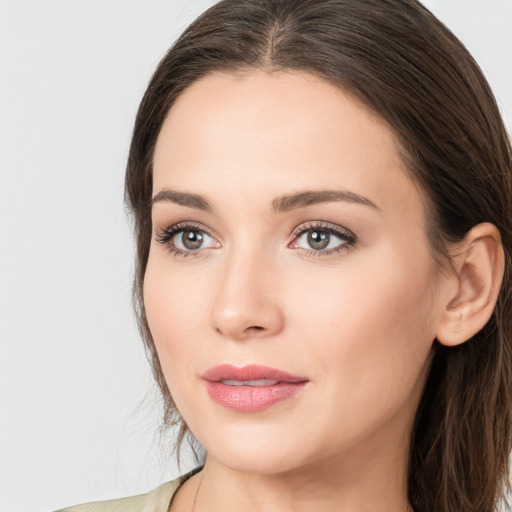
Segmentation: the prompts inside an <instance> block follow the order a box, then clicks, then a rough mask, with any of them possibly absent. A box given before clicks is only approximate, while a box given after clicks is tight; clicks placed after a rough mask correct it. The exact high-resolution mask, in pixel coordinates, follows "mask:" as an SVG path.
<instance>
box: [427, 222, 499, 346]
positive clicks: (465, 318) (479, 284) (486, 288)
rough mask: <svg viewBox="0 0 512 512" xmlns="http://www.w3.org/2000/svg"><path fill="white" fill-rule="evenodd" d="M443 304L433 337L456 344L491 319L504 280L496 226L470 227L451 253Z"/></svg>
mask: <svg viewBox="0 0 512 512" xmlns="http://www.w3.org/2000/svg"><path fill="white" fill-rule="evenodd" d="M452 262H453V266H454V271H455V274H454V275H450V277H449V278H448V279H449V281H450V286H447V287H446V289H447V293H446V294H445V297H446V298H445V300H444V302H445V304H444V305H443V306H444V308H443V310H442V312H441V318H440V321H439V323H438V326H437V333H436V338H437V340H438V341H439V342H440V343H441V344H442V345H447V346H455V345H459V344H461V343H464V342H465V341H467V340H468V339H470V338H471V337H472V336H474V335H475V334H476V333H477V332H478V331H480V329H482V328H483V327H484V325H485V324H486V323H487V322H488V320H489V318H491V315H492V312H493V310H494V306H495V305H496V301H497V300H498V294H499V291H500V287H501V282H502V280H503V273H504V268H505V256H504V252H503V247H502V244H501V237H500V233H499V231H498V229H497V228H496V226H494V225H493V224H490V223H488V222H484V223H482V224H478V225H477V226H475V227H474V228H473V229H471V230H470V231H469V232H468V233H467V235H466V236H465V237H464V240H463V241H462V242H461V245H460V246H459V245H457V250H456V254H455V255H454V256H452Z"/></svg>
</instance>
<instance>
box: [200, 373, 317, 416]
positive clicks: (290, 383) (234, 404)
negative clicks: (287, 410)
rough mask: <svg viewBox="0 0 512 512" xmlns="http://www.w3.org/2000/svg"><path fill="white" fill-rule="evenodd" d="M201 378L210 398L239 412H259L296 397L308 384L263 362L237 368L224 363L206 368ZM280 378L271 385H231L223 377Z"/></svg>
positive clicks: (244, 378)
mask: <svg viewBox="0 0 512 512" xmlns="http://www.w3.org/2000/svg"><path fill="white" fill-rule="evenodd" d="M202 379H203V380H204V382H205V386H206V391H207V392H208V394H209V395H210V398H211V399H212V400H213V401H214V402H216V403H218V404H219V405H222V406H223V407H226V408H227V409H231V410H234V411H238V412H260V411H264V410H265V409H268V408H269V407H271V406H272V405H274V404H277V403H279V402H282V401H284V400H287V399H289V398H293V397H296V396H297V395H298V394H299V393H300V392H301V391H302V390H303V389H304V388H305V387H306V385H307V384H308V382H309V379H307V378H305V377H302V376H298V375H292V374H291V373H288V372H284V371H282V370H278V369H277V368H270V367H268V366H262V365H248V366H243V367H237V366H233V365H230V364H221V365H218V366H214V367H213V368H210V369H209V370H207V371H206V372H205V373H204V374H203V375H202ZM261 379H270V380H276V381H278V382H277V383H276V384H272V385H269V386H243V385H242V386H229V385H227V384H224V383H223V382H221V381H223V380H238V381H244V380H245V381H247V380H261Z"/></svg>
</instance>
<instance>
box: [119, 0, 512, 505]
mask: <svg viewBox="0 0 512 512" xmlns="http://www.w3.org/2000/svg"><path fill="white" fill-rule="evenodd" d="M254 68H258V69H264V70H266V71H268V72H274V71H282V70H302V71H306V72H310V73H312V74H314V75H316V76H319V77H322V78H323V79H325V80H327V81H329V82H330V83H332V84H335V85H337V86H339V87H341V88H343V89H345V90H348V91H350V92H351V93H353V94H355V95H356V96H357V97H358V98H359V99H360V100H361V101H363V102H364V103H365V104H366V105H367V106H369V107H370V108H371V109H372V110H373V111H374V112H376V113H378V114H379V115H380V116H381V117H382V118H383V119H385V120H386V121H387V122H388V123H389V125H390V126H391V127H392V128H393V129H394V130H395V132H396V134H397V136H398V138H399V140H400V143H401V149H402V153H403V156H404V161H405V163H406V166H407V169H408V172H409V173H410V175H411V177H412V178H413V179H414V180H415V181H416V182H417V183H418V184H419V186H420V188H421V189H422V190H423V193H424V196H425V199H426V203H427V205H428V206H427V217H428V218H427V227H426V229H427V234H428V238H429V242H430V245H431V252H432V255H433V257H434V260H435V262H436V264H437V265H438V266H439V267H440V268H446V267H447V266H448V265H449V261H450V257H449V254H448V246H449V244H450V243H452V242H457V241H460V240H461V239H462V238H463V237H464V235H465V234H466V233H467V231H468V230H469V229H470V228H472V227H473V226H475V225H476V224H478V223H480V222H484V221H487V222H491V223H493V224H495V225H496V226H497V227H498V229H499V231H500V233H501V236H502V243H503V247H504V249H505V255H506V268H505V276H504V281H503V285H502V289H501V292H500V296H499V299H498V303H497V306H496V308H495V311H494V313H493V316H492V318H491V319H490V320H489V322H488V323H487V325H486V326H485V327H484V328H483V329H482V330H481V331H480V332H479V333H478V334H477V335H475V336H474V337H473V338H472V339H471V340H469V341H467V342H466V343H463V344H462V345H460V346H457V347H453V348H448V347H444V346H441V345H440V344H438V343H437V342H434V348H433V358H432V365H431V369H430V374H429V377H428V379H427V383H426V387H425V390H424V393H423V396H422V399H421V402H420V405H419V408H418V411H417V414H416V418H415V423H414V427H413V432H412V440H411V445H410V457H409V473H408V475H409V481H408V492H409V499H410V502H411V504H412V505H413V507H414V510H415V511H416V512H461V511H464V512H490V511H494V510H496V508H497V504H498V501H499V500H500V498H502V497H503V493H504V491H505V490H506V489H508V485H509V484H508V457H509V452H510V445H511V405H512V400H511V384H512V360H511V358H512V353H511V341H512V339H511V338H512V280H511V279H512V272H511V260H510V255H511V254H512V232H511V226H512V157H511V148H510V141H509V139H508V136H507V134H506V130H505V128H504V126H503V122H502V120H501V117H500V114H499V110H498V108H497V105H496V102H495V99H494V97H493V94H492V92H491V90H490V88H489V85H488V84H487V82H486V80H485V78H484V77H483V75H482V73H481V71H480V69H479V67H478V65H477V64H476V63H475V61H474V60H473V58H472V57H471V55H470V54H469V53H468V51H467V50H466V49H465V48H464V46H463V45H462V44H461V43H460V41H458V39H457V38H456V37H455V36H454V35H453V34H452V33H451V32H450V31H449V30H448V29H447V28H446V27H445V26H444V25H443V24H442V23H441V22H439V21H438V20H437V19H436V18H435V17H434V16H433V15H432V14H431V13H430V12H429V11H428V10H427V9H426V8H425V7H423V6H422V5H421V4H420V3H419V2H417V1H416V0H224V1H221V2H219V3H218V4H216V5H214V6H213V7H211V8H210V9H209V10H207V11H206V12H205V13H204V14H203V15H201V16H200V17H199V18H198V19H197V20H196V21H195V22H194V23H192V24H191V25H190V26H189V27H188V28H187V29H186V30H185V32H184V33H183V34H182V36H181V37H180V38H179V39H178V40H177V41H176V43H175V44H174V45H173V46H172V48H171V49H170V50H169V51H168V53H167V54H166V55H165V57H164V58H163V60H162V61H161V62H160V65H159V66H158V68H157V70H156V72H155V74H154V76H153V77H152V79H151V82H150V84H149V86H148V89H147V91H146V93H145V95H144V98H143V100H142V102H141V105H140V108H139V111H138V114H137V118H136V122H135V128H134V133H133V140H132V144H131V148H130V155H129V161H128V167H127V172H126V201H127V204H128V206H129V208H130V210H131V211H132V212H133V214H134V221H135V234H136V241H137V269H136V276H135V301H136V306H137V313H138V318H139V322H140V328H141V332H142V334H143V337H144V341H145V343H146V347H147V350H148V354H149V357H150V360H151V362H152V366H153V372H154V376H155V378H156V381H157V383H158V385H159V387H160V389H161V391H162V393H163V396H164V400H165V417H164V422H165V423H166V424H170V423H171V422H172V421H173V419H174V420H176V421H178V422H179V421H181V420H180V418H179V413H178V412H177V411H176V410H175V407H174V404H173V402H172V398H171V395H170V393H169V390H168V388H167V385H166V383H165V380H164V377H163V374H162V370H161V367H160V363H159V361H158V357H157V354H156V351H155V346H154V343H153V340H152V338H151V333H150V330H149V327H148V324H147V320H146V316H145V313H144V304H143V300H142V285H143V280H144V273H145V268H146V263H147V259H148V253H149V246H150V239H151V211H150V209H151V204H150V198H151V193H152V156H153V151H154V147H155V142H156V139H157V136H158V134H159V131H160V128H161V126H162V123H163V121H164V118H165V117H166V114H167V112H168V111H169V109H170V108H171V106H172V105H173V103H174V101H175V100H176V98H177V97H178V95H179V94H180V93H181V92H182V91H183V90H184V89H185V88H186V87H188V86H189V85H190V84H192V83H193V82H195V81H196V80H198V79H200V78H201V77H204V76H205V75H207V74H209V73H212V72H215V71H226V72H230V73H235V72H240V71H245V70H250V69H254ZM186 432H187V428H186V425H185V424H183V423H181V434H180V441H181V440H182V439H183V436H184V434H185V433H186Z"/></svg>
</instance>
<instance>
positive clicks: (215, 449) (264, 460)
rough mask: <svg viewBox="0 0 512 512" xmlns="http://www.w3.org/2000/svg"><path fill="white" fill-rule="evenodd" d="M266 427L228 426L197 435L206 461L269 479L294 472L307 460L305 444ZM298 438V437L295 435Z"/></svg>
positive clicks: (277, 430) (294, 437)
mask: <svg viewBox="0 0 512 512" xmlns="http://www.w3.org/2000/svg"><path fill="white" fill-rule="evenodd" d="M280 430H281V429H278V428H277V429H276V428H275V426H274V427H271V426H270V425H268V424H265V423H260V424H257V425H254V424H253V425H246V426H240V425H236V426H235V425H232V426H230V427H227V428H218V429H215V428H211V429H210V430H209V431H208V432H206V433H204V432H197V435H196V434H195V433H194V435H196V437H197V439H198V440H199V441H200V442H201V444H202V445H203V447H204V448H205V450H206V452H207V453H208V457H210V458H212V459H215V460H217V461H218V462H220V463H221V464H223V465H224V466H226V467H228V468H230V469H232V470H235V471H241V472H247V473H253V474H260V475H272V474H281V473H286V472H289V471H292V470H294V469H297V468H298V467H300V466H302V465H304V463H305V459H306V458H307V456H306V453H305V450H304V448H305V446H308V443H307V441H306V440H305V439H303V438H302V437H301V436H300V434H299V433H298V432H289V431H286V432H282V431H280ZM297 434H299V435H297Z"/></svg>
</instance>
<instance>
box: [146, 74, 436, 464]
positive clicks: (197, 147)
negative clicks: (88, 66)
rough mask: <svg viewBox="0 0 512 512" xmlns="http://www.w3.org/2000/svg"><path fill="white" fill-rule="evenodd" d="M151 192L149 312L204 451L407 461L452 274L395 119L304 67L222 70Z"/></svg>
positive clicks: (165, 152)
mask: <svg viewBox="0 0 512 512" xmlns="http://www.w3.org/2000/svg"><path fill="white" fill-rule="evenodd" d="M153 187H154V188H153V213H152V215H153V217H152V221H153V240H152V242H151V249H150V254H149V261H148V265H147V270H146V275H145V281H144V300H145V307H146V313H147V318H148V322H149V326H150V329H151V332H152V335H153V338H154V342H155V345H156V348H157V351H158V356H159V358H160V362H161V365H162V369H163V372H164V375H165V379H166V381H167V384H168V386H169V388H170V390H171V394H172V397H173V399H174V401H175V403H176V405H177V407H178V409H179V410H180V412H181V414H182V416H183V417H184V419H185V421H186V423H187V425H188V426H189V427H190V429H191V431H192V432H193V434H194V435H195V436H196V437H197V438H198V439H199V441H200V442H201V443H202V444H203V446H204V447H205V448H206V450H207V452H208V456H209V457H211V458H213V459H215V460H217V461H218V462H220V463H222V464H225V465H226V466H229V467H231V468H236V469H241V470H246V471H256V472H261V473H277V472H282V471H287V470H291V469H294V468H300V467H305V466H308V465H311V464H315V463H318V462H320V461H324V462H325V461H326V460H338V461H340V462H341V461H343V460H348V458H349V455H356V454H357V457H358V460H359V461H364V460H365V457H367V458H368V460H370V459H371V460H374V461H375V460H376V459H378V457H380V456H384V457H385V456H390V457H401V456H403V457H405V455H406V451H407V442H406V441H407V439H408V435H409V430H410V428H411V424H412V421H413V417H414V413H415V410H416V408H417V404H418V400H419V397H420V395H421V391H422V388H423V386H424V382H425V377H426V371H427V366H428V360H429V354H430V351H431V346H432V342H433V340H434V338H435V333H436V325H437V322H438V320H439V318H440V311H441V309H442V305H441V299H440V295H441V294H440V291H439V290H440V286H441V278H440V277H439V276H437V274H436V272H435V270H434V269H433V267H432V263H431V260H430V258H429V250H428V245H427V240H426V235H425V227H424V224H425V219H424V211H423V203H422V199H421V196H420V194H419V192H418V190H417V188H416V187H415V185H414V184H413V183H412V181H411V180H410V179H409V178H408V177H407V175H406V173H405V171H404V169H403V164H402V161H401V160H400V157H399V153H398V148H397V142H396V139H395V136H394V134H393V132H392V131H391V129H390V128H389V127H388V126H387V125H386V123H385V122H383V121H382V120H381V119H380V118H379V117H377V116H376V115H374V114H372V113H371V112H370V111H369V110H368V109H367V108H365V107H364V106H363V105H362V104H361V103H359V102H358V101H357V100H355V99H354V98H353V97H352V96H351V95H349V94H347V93H345V92H343V91H342V90H340V89H338V88H336V87H334V86H333V85H330V84H328V83H326V82H324V81H322V80H320V79H318V78H316V77H314V76H312V75H309V74H306V73H303V72H283V73H277V74H267V73H265V72H263V71H251V72H247V73H246V74H244V75H237V76H234V75H227V74H215V75H210V76H207V77H206V78H204V79H202V80H200V81H198V82H196V83H194V84H193V85H192V86H190V87H189V88H188V89H186V90H185V92H184V93H182V94H181V95H180V96H179V98H178V99H177V102H176V103H175V104H174V106H173V107H172V109H171V110H170V113H169V115H168V116H167V119H166V121H165V123H164V125H163V127H162V130H161V133H160V135H159V137H158V141H157V145H156V150H155V155H154V184H153ZM255 365H256V366H255ZM262 367H263V368H262ZM386 454H387V455H386ZM352 460H353V457H352Z"/></svg>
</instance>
